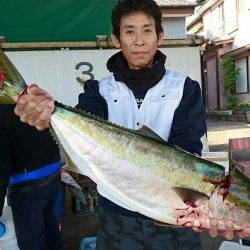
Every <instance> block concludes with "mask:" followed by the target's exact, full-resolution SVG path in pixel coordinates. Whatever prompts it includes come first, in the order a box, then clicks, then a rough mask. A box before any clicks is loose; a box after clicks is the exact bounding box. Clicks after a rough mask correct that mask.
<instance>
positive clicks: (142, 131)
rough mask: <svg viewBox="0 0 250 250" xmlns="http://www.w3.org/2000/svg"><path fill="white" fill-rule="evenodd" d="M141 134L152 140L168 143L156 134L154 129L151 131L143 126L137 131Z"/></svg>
mask: <svg viewBox="0 0 250 250" xmlns="http://www.w3.org/2000/svg"><path fill="white" fill-rule="evenodd" d="M136 131H137V132H138V133H139V134H141V135H143V136H146V137H148V138H150V139H154V140H156V141H159V142H164V143H166V144H167V142H166V141H165V140H164V139H163V138H161V137H160V136H159V135H158V134H156V133H155V132H154V131H153V130H152V129H150V128H149V127H147V126H145V125H143V126H142V127H141V128H140V129H138V130H136Z"/></svg>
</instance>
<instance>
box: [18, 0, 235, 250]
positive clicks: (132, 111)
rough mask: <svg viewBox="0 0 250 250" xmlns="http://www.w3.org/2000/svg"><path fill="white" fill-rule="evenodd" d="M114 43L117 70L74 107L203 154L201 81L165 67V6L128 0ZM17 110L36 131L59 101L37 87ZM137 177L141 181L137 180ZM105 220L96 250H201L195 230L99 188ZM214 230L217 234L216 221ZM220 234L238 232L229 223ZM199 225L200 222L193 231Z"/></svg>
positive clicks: (111, 63) (120, 8)
mask: <svg viewBox="0 0 250 250" xmlns="http://www.w3.org/2000/svg"><path fill="white" fill-rule="evenodd" d="M112 25H113V32H112V41H113V43H114V45H115V47H116V48H120V49H121V51H120V52H118V53H117V54H115V55H113V56H112V57H111V58H110V59H109V60H108V62H107V68H108V69H109V71H110V72H112V73H113V75H112V76H110V77H108V78H105V79H103V80H101V81H99V82H98V81H87V82H86V83H85V89H84V90H85V91H84V93H83V94H80V96H79V102H78V105H77V108H79V109H85V110H87V111H89V112H91V113H94V114H96V115H98V116H100V117H102V118H104V119H108V120H109V121H110V122H113V123H116V124H119V125H122V126H125V127H128V128H133V129H139V128H140V127H141V126H142V125H147V126H148V127H150V128H151V129H152V130H154V131H155V132H156V133H157V134H159V135H160V136H161V137H162V138H163V139H164V140H166V141H168V143H170V144H172V145H177V146H179V147H182V148H184V149H185V150H187V151H189V152H191V153H193V154H198V155H200V154H201V150H202V143H201V141H200V138H201V136H202V135H203V134H204V133H205V110H204V107H203V104H202V99H201V93H200V87H199V84H198V83H197V82H195V81H193V80H191V79H190V78H189V77H187V76H185V75H183V74H179V73H176V72H172V71H169V70H166V69H165V60H166V56H165V55H164V54H162V53H161V52H160V51H158V50H157V47H158V46H159V45H161V44H162V42H163V29H162V25H161V12H160V10H159V8H158V6H157V5H156V3H155V2H154V1H153V0H124V1H121V2H119V3H118V4H117V5H116V6H115V8H114V9H113V12H112ZM28 93H29V94H28V95H26V96H22V97H21V98H20V99H19V102H18V104H17V106H16V109H15V112H16V114H18V115H19V116H20V117H21V120H22V121H23V122H27V123H29V124H30V125H34V126H36V127H37V129H39V130H43V129H44V128H47V127H48V124H49V119H50V117H51V114H52V112H53V110H54V101H53V99H52V97H51V96H50V95H49V94H48V93H47V92H45V91H43V90H41V89H40V88H38V87H37V86H35V85H33V86H31V87H30V88H29V90H28ZM138 181H139V180H138ZM98 192H99V194H100V197H99V201H100V220H101V226H100V228H99V230H98V235H97V249H124V250H125V249H126V250H127V249H137V250H140V249H201V241H200V238H199V235H198V234H196V233H195V232H194V231H192V230H191V229H187V228H173V227H159V226H157V225H155V223H154V221H153V220H152V219H150V218H147V217H145V216H143V215H141V214H138V213H136V212H135V211H131V210H129V209H128V208H127V207H126V206H125V205H124V204H122V203H120V202H118V201H116V200H115V198H114V197H110V196H109V194H107V193H106V192H105V190H102V189H101V188H100V187H98ZM211 225H212V226H211V229H210V234H211V235H213V236H216V235H217V234H218V230H217V223H216V221H212V222H211ZM226 225H227V230H226V231H225V232H222V233H221V234H224V235H225V236H226V237H227V238H232V237H233V235H234V234H233V229H232V223H230V222H228V223H226ZM195 230H196V231H199V229H198V228H196V229H195Z"/></svg>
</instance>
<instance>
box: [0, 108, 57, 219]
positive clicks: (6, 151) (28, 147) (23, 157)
mask: <svg viewBox="0 0 250 250" xmlns="http://www.w3.org/2000/svg"><path fill="white" fill-rule="evenodd" d="M14 107H15V106H14V105H0V216H1V214H2V208H3V203H4V197H5V195H6V189H7V186H8V183H9V178H10V176H11V175H13V174H18V173H24V171H25V170H24V169H27V171H31V170H35V169H38V168H40V167H42V166H44V165H47V164H49V163H53V162H55V161H60V153H59V148H58V146H57V145H56V143H55V141H54V140H53V139H52V137H51V135H50V132H49V130H48V129H47V130H45V131H42V132H41V131H38V130H36V128H34V127H31V126H29V125H27V124H24V123H22V122H21V121H20V120H19V117H18V116H16V115H15V114H14Z"/></svg>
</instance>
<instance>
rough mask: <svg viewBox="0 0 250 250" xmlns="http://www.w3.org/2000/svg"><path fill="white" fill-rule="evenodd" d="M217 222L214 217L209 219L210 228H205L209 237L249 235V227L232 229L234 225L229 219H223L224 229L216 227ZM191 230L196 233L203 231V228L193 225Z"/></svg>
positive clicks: (245, 236)
mask: <svg viewBox="0 0 250 250" xmlns="http://www.w3.org/2000/svg"><path fill="white" fill-rule="evenodd" d="M218 225H219V222H218V221H217V220H215V219H211V220H210V228H209V229H208V230H207V231H208V234H209V235H210V236H211V237H213V238H214V237H217V236H222V237H225V238H226V239H228V240H232V239H233V238H234V236H235V235H237V236H238V237H240V238H248V237H250V227H246V228H244V229H243V230H236V231H234V225H233V222H231V221H225V230H219V229H218ZM193 230H194V231H195V232H197V233H200V232H202V231H204V229H200V228H199V227H193Z"/></svg>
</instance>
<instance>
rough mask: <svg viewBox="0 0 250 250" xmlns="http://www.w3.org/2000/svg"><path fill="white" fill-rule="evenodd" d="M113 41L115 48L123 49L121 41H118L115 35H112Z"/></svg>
mask: <svg viewBox="0 0 250 250" xmlns="http://www.w3.org/2000/svg"><path fill="white" fill-rule="evenodd" d="M111 40H112V42H113V44H114V46H115V47H116V48H117V49H120V48H121V43H120V41H119V39H118V38H117V37H116V36H115V35H114V34H111Z"/></svg>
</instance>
